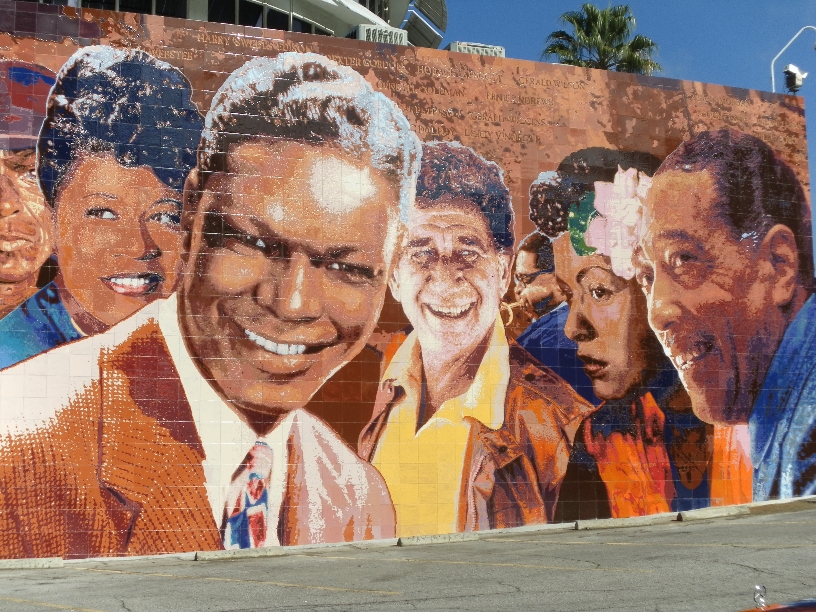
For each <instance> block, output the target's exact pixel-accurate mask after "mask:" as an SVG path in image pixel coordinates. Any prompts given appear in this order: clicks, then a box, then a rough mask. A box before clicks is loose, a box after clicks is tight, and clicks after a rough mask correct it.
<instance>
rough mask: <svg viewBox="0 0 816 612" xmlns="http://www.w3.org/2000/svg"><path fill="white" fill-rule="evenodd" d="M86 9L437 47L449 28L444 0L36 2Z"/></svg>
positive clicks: (91, 0)
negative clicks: (396, 34) (378, 31)
mask: <svg viewBox="0 0 816 612" xmlns="http://www.w3.org/2000/svg"><path fill="white" fill-rule="evenodd" d="M35 1H36V0H35ZM39 1H40V2H47V3H48V4H68V5H70V6H81V7H85V8H95V9H105V10H109V11H127V12H130V13H149V14H152V15H164V16H167V17H186V18H187V19H197V20H199V21H215V22H219V23H232V24H237V25H248V26H257V27H266V28H273V29H276V30H286V31H290V32H304V33H308V34H322V35H324V36H337V37H340V38H343V37H345V36H346V35H347V34H348V33H349V32H350V31H351V30H353V29H354V28H355V27H357V26H359V25H367V26H375V27H377V28H398V29H402V30H405V31H406V32H407V35H408V36H407V41H408V43H409V44H412V45H415V46H418V47H432V48H436V47H438V46H439V43H441V42H442V35H443V34H444V33H445V30H446V29H447V27H448V9H447V6H446V4H445V0H39ZM381 39H382V38H381Z"/></svg>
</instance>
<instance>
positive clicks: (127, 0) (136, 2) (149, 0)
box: [82, 0, 153, 15]
mask: <svg viewBox="0 0 816 612" xmlns="http://www.w3.org/2000/svg"><path fill="white" fill-rule="evenodd" d="M82 4H83V5H84V6H87V4H86V3H85V2H83V3H82ZM119 10H120V11H123V12H126V13H147V14H148V15H149V14H150V13H151V12H152V11H153V0H119Z"/></svg>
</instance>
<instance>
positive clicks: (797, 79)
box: [782, 64, 807, 94]
mask: <svg viewBox="0 0 816 612" xmlns="http://www.w3.org/2000/svg"><path fill="white" fill-rule="evenodd" d="M782 72H783V73H784V74H785V87H787V88H788V91H789V92H791V93H792V94H795V93H796V92H797V91H799V89H800V88H801V87H802V82H803V81H804V80H805V77H806V76H807V72H802V71H801V70H799V68H797V67H796V66H794V65H793V64H788V65H787V66H785V69H784V70H783V71H782Z"/></svg>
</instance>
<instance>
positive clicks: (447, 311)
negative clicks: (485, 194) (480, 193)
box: [392, 198, 510, 354]
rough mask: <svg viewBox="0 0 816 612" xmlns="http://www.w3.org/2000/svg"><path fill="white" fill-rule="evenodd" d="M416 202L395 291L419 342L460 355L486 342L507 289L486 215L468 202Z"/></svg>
mask: <svg viewBox="0 0 816 612" xmlns="http://www.w3.org/2000/svg"><path fill="white" fill-rule="evenodd" d="M428 204H430V203H429V202H427V201H423V199H422V198H417V205H418V210H416V211H415V212H414V215H413V217H412V219H411V223H410V227H409V230H408V238H407V247H406V248H405V250H404V251H403V254H402V257H401V259H400V262H399V264H398V266H397V269H396V271H395V274H394V282H393V283H392V290H393V293H394V296H395V297H396V298H397V299H398V300H399V301H400V303H401V304H402V308H403V310H404V312H405V316H406V317H408V320H409V321H410V322H411V325H413V327H414V329H416V331H417V334H418V335H419V340H420V342H421V343H422V344H423V345H424V346H427V343H429V342H430V343H433V344H434V345H435V346H436V347H438V348H439V349H443V350H447V351H450V353H451V354H457V353H460V352H462V351H467V350H470V349H472V348H473V347H474V346H476V345H477V344H479V343H480V342H482V341H483V340H484V339H485V338H486V337H487V334H488V333H489V332H490V330H491V329H492V326H493V325H495V323H496V317H497V316H498V314H499V306H500V303H501V298H502V296H503V295H504V293H505V292H506V291H507V287H508V285H509V282H510V279H509V257H508V256H506V255H504V254H502V253H499V252H498V251H497V250H496V248H495V246H494V244H493V238H492V235H491V233H490V229H489V228H488V225H487V222H486V221H485V218H484V216H483V215H482V214H481V212H480V211H479V210H478V209H474V208H473V206H472V205H470V204H469V203H468V202H466V201H463V202H461V203H459V204H457V200H456V199H454V200H451V201H450V203H447V204H445V203H440V202H439V201H437V202H434V203H433V206H432V207H430V208H422V206H423V205H428Z"/></svg>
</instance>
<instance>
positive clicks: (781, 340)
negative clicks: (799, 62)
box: [0, 0, 816, 558]
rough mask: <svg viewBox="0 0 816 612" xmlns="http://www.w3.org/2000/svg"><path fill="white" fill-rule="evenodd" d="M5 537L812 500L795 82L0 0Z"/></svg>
mask: <svg viewBox="0 0 816 612" xmlns="http://www.w3.org/2000/svg"><path fill="white" fill-rule="evenodd" d="M0 29H2V30H3V31H2V32H0V161H2V164H0V197H1V198H2V199H0V316H1V317H2V318H0V368H2V371H0V557H3V558H14V557H39V556H45V557H51V556H60V557H65V558H77V557H98V556H110V555H145V554H157V553H174V552H183V551H196V550H214V549H220V548H250V547H268V546H281V545H283V546H285V545H295V544H308V543H320V542H342V541H357V540H366V539H378V538H392V537H395V536H399V537H406V536H416V535H428V534H440V533H451V532H461V531H474V530H486V529H494V528H501V527H514V526H520V525H531V524H541V523H549V522H554V521H574V520H577V519H591V518H604V517H630V516H639V515H646V514H651V513H661V512H673V511H681V510H688V509H694V508H702V507H706V506H721V505H728V504H739V503H746V502H750V501H752V500H764V499H772V498H784V497H792V496H800V495H806V494H813V493H816V374H815V373H814V369H815V368H816V343H815V342H814V336H816V303H814V298H813V297H812V291H813V253H812V246H811V227H810V208H809V203H808V192H809V184H808V176H807V160H806V154H805V152H806V143H805V120H804V109H803V106H802V99H801V98H797V97H792V96H783V95H772V94H768V93H763V92H757V91H748V90H738V89H731V88H726V87H722V86H716V85H706V84H701V83H692V82H685V81H674V80H669V79H662V78H652V77H640V76H634V75H628V74H617V73H613V72H604V71H597V70H587V69H578V68H573V67H569V66H560V65H552V64H543V63H534V62H528V61H518V60H510V59H503V58H488V57H480V56H470V55H464V54H457V53H448V52H443V51H436V50H429V49H421V48H412V47H397V46H393V45H387V44H370V43H363V42H357V41H351V40H344V39H336V38H327V37H312V36H308V35H300V34H287V33H282V32H278V31H274V30H261V29H257V28H248V27H247V28H245V27H238V26H229V25H222V24H212V23H201V22H194V21H185V20H180V19H172V18H162V17H151V16H144V15H131V14H125V13H109V12H104V11H94V10H81V11H80V10H77V9H73V8H69V7H59V6H50V5H44V4H36V3H24V2H19V3H15V2H9V1H6V0H3V1H2V2H0Z"/></svg>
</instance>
